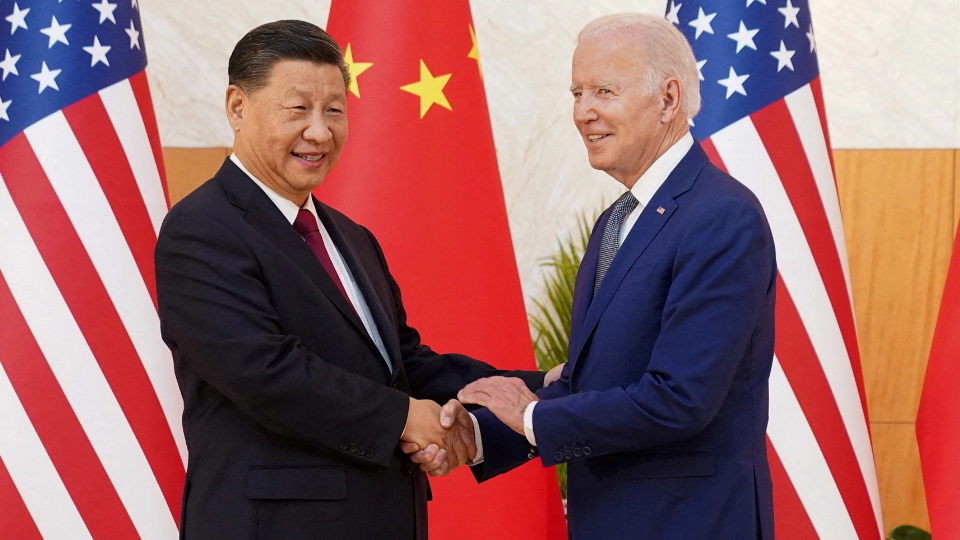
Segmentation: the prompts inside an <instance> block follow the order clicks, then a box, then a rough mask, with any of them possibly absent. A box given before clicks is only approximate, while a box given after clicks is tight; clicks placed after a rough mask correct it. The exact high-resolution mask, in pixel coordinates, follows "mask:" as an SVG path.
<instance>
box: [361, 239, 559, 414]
mask: <svg viewBox="0 0 960 540" xmlns="http://www.w3.org/2000/svg"><path fill="white" fill-rule="evenodd" d="M367 235H368V236H369V237H370V240H371V242H373V245H374V247H375V248H376V251H377V256H378V257H379V259H380V265H381V267H382V268H383V272H384V275H386V277H387V282H388V283H389V285H390V290H391V292H392V293H393V303H394V305H395V306H396V310H397V313H396V315H397V322H398V326H399V339H400V355H401V357H402V358H403V368H404V371H405V372H406V374H407V380H408V381H409V382H410V388H411V389H412V392H413V396H414V397H416V398H418V399H430V400H433V401H436V402H437V403H440V404H444V403H446V402H447V401H449V400H451V399H454V398H456V397H457V392H459V391H460V389H462V388H463V387H464V386H466V385H468V384H470V383H472V382H473V381H475V380H477V379H483V378H485V377H493V376H503V377H517V378H519V379H521V380H523V382H524V383H525V384H526V385H527V387H528V388H529V389H530V391H532V392H536V391H537V390H539V389H541V388H543V378H544V376H545V375H546V374H545V373H543V372H542V371H525V370H515V371H506V370H501V369H497V368H495V367H493V366H491V365H490V364H487V363H485V362H481V361H479V360H475V359H473V358H470V357H468V356H465V355H462V354H455V353H450V354H439V353H436V352H434V351H433V350H432V349H431V348H430V347H428V346H427V345H424V344H423V343H422V342H421V341H420V333H419V332H417V330H416V328H413V327H412V326H410V325H409V324H408V323H407V313H406V310H404V308H403V299H402V298H401V295H400V286H399V285H397V282H396V280H394V279H393V276H392V275H391V274H390V270H389V268H388V267H387V261H386V258H385V257H384V255H383V250H382V249H381V248H380V244H379V243H378V242H377V240H376V238H375V237H374V236H373V234H372V233H371V232H370V231H367Z"/></svg>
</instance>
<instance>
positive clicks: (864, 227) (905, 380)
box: [164, 148, 960, 531]
mask: <svg viewBox="0 0 960 540" xmlns="http://www.w3.org/2000/svg"><path fill="white" fill-rule="evenodd" d="M227 155H229V149H227V148H201V149H184V148H165V149H164V159H165V161H166V166H167V176H168V182H169V186H170V200H171V203H175V202H177V201H179V200H180V199H181V198H183V197H184V196H185V195H186V194H187V193H189V192H190V191H191V190H193V189H194V188H196V187H197V186H198V185H200V184H201V183H202V182H203V181H205V180H206V179H208V178H210V177H211V176H212V175H213V174H214V173H215V172H216V171H217V169H218V168H219V167H220V164H221V163H222V161H223V159H224V157H226V156H227ZM834 158H835V162H836V168H837V184H838V189H839V193H840V203H841V206H842V208H843V217H844V227H845V229H846V237H847V249H848V253H849V258H850V273H851V282H852V284H853V299H854V308H855V312H856V318H857V328H858V334H859V339H860V350H861V356H862V363H863V375H864V383H865V385H866V391H867V403H868V407H869V413H870V424H871V426H870V427H871V432H872V435H873V444H874V454H875V456H876V461H877V471H878V476H879V483H880V495H881V503H882V505H883V517H884V526H885V528H886V530H887V531H889V530H890V529H891V528H893V527H895V526H897V525H902V524H913V525H917V526H919V527H923V528H929V520H928V518H927V509H926V499H925V497H924V493H923V480H922V478H921V475H920V458H919V452H918V450H917V441H916V436H915V433H914V421H915V419H916V414H917V406H918V403H919V399H920V390H921V387H922V384H923V375H924V371H925V369H926V362H927V356H928V354H929V350H930V342H931V340H932V336H933V330H934V326H935V324H936V317H937V312H938V310H939V306H940V296H941V294H942V290H943V283H944V280H945V278H946V271H947V266H948V265H949V261H950V254H951V249H952V243H953V238H954V233H955V231H956V224H957V220H958V218H960V196H958V195H960V171H958V168H957V164H958V162H960V151H954V150H837V151H835V153H834Z"/></svg>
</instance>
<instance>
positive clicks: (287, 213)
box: [230, 154, 317, 225]
mask: <svg viewBox="0 0 960 540" xmlns="http://www.w3.org/2000/svg"><path fill="white" fill-rule="evenodd" d="M230 161H232V162H233V163H234V165H236V166H237V167H239V168H240V170H241V171H243V172H244V173H245V174H246V175H247V176H249V177H250V179H251V180H253V183H254V184H256V185H257V187H259V188H260V189H262V190H263V192H264V193H266V194H267V197H269V198H270V200H271V201H273V204H275V205H276V207H277V209H279V210H280V212H281V213H282V214H283V217H285V218H287V221H289V222H290V224H291V225H293V222H294V221H295V220H296V219H297V214H299V213H300V208H301V207H299V206H297V205H296V203H294V202H293V201H291V200H290V199H287V198H286V197H284V196H283V195H280V194H279V193H277V192H276V191H274V190H272V189H270V188H269V187H267V185H266V184H264V183H263V182H261V181H260V180H257V177H255V176H254V175H252V174H250V171H248V170H247V168H246V167H244V166H243V163H240V158H238V157H237V155H236V154H230ZM303 209H304V210H309V211H310V213H311V214H313V216H314V217H317V208H316V206H315V205H314V204H313V196H310V197H307V202H305V203H304V204H303Z"/></svg>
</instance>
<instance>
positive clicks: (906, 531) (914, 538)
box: [888, 525, 931, 540]
mask: <svg viewBox="0 0 960 540" xmlns="http://www.w3.org/2000/svg"><path fill="white" fill-rule="evenodd" d="M888 540H931V536H930V533H928V532H927V531H925V530H923V529H919V528H917V527H914V526H913V525H901V526H899V527H897V528H895V529H893V530H892V531H890V538H889V539H888Z"/></svg>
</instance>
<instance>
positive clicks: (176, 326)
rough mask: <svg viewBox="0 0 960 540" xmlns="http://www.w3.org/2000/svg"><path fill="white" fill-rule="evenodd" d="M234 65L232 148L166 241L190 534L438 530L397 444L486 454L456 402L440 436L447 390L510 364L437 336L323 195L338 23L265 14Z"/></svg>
mask: <svg viewBox="0 0 960 540" xmlns="http://www.w3.org/2000/svg"><path fill="white" fill-rule="evenodd" d="M229 76H230V87H229V88H228V89H227V95H226V113H227V118H228V120H229V122H230V125H231V127H232V128H233V130H234V132H235V141H234V147H233V148H234V154H233V155H232V156H231V157H230V158H229V159H227V160H226V161H225V162H224V164H223V166H222V167H221V169H220V171H219V172H217V174H216V176H215V177H214V178H213V179H211V180H210V181H208V182H207V183H205V184H204V185H203V186H201V187H200V188H198V189H197V190H196V191H195V192H193V193H192V194H191V195H189V196H187V197H186V198H185V199H184V200H183V201H181V202H180V203H179V204H177V205H176V206H175V207H174V208H173V209H172V210H171V211H170V214H169V215H168V216H167V218H166V220H165V221H164V224H163V227H162V229H161V231H160V235H159V240H158V242H157V249H156V269H157V290H158V303H159V312H160V319H161V325H162V331H163V338H164V340H165V341H166V343H167V344H168V346H169V347H170V349H171V350H172V351H173V357H174V364H175V369H176V375H177V380H178V381H179V384H180V389H181V392H182V394H183V400H184V415H183V426H184V432H185V435H186V441H187V448H188V450H189V455H190V457H189V463H188V466H187V475H186V483H185V486H184V494H183V506H182V515H181V521H180V526H181V538H186V539H188V540H217V539H225V540H239V539H248V538H249V539H259V540H267V539H277V540H297V539H316V540H321V539H322V540H332V539H351V540H358V539H371V540H373V539H376V540H382V539H402V540H412V539H414V538H418V539H424V538H426V503H427V498H428V493H429V486H428V485H427V479H426V476H425V475H424V473H423V472H422V471H421V470H419V468H417V467H416V466H415V465H414V464H412V463H411V461H410V459H409V458H408V457H407V455H406V454H404V453H403V452H401V451H400V450H399V449H398V444H399V442H400V441H401V440H403V441H405V442H407V443H410V444H412V445H415V446H414V447H416V448H425V449H429V450H430V451H431V452H432V455H433V456H434V457H435V458H436V464H435V465H434V466H432V467H431V468H432V470H433V472H434V474H438V473H440V474H442V473H445V472H447V471H449V470H450V469H452V468H453V467H455V466H457V465H459V464H461V463H464V462H465V461H467V460H470V459H473V458H475V457H476V453H477V449H476V444H475V443H476V441H475V439H474V424H473V420H472V419H471V418H469V415H467V413H465V412H464V411H463V409H462V408H461V407H459V406H458V404H457V403H456V402H453V403H451V404H450V405H449V406H448V409H449V410H452V411H454V412H458V413H459V416H458V418H459V421H458V422H456V423H454V424H453V426H452V427H450V428H449V429H444V428H443V427H441V425H440V405H439V403H445V402H447V400H450V399H452V398H453V397H454V396H455V395H456V393H457V391H458V390H460V389H461V388H463V387H464V385H466V384H468V383H470V382H472V381H475V380H477V379H479V378H481V377H487V376H491V375H507V374H506V373H504V372H502V371H498V370H496V369H494V368H493V367H492V366H490V365H487V364H484V363H482V362H479V361H476V360H473V359H470V358H467V357H464V356H461V355H456V354H437V353H435V352H433V351H431V350H430V348H429V347H427V346H425V345H423V344H421V343H420V336H419V334H418V333H417V331H416V330H415V329H414V328H412V327H411V326H409V325H408V323H407V318H406V314H405V312H404V309H403V304H402V302H401V298H400V290H399V288H398V286H397V283H396V282H395V281H394V279H393V278H392V277H391V275H390V272H389V270H388V268H387V263H386V261H385V259H384V256H383V252H382V251H381V249H380V246H379V245H378V243H377V241H376V239H375V238H374V237H373V235H372V234H371V233H370V231H368V230H367V229H365V228H364V227H362V226H361V225H358V224H356V223H354V222H353V221H351V220H350V219H349V218H348V217H346V216H344V215H343V214H341V213H339V212H337V211H336V210H334V209H333V208H330V207H329V206H326V205H324V204H323V203H321V202H320V201H318V200H316V199H315V198H314V197H313V196H312V195H311V190H313V189H314V188H316V187H317V186H319V185H320V183H321V182H322V181H323V179H324V177H325V176H326V174H327V173H328V172H329V171H330V170H331V169H332V168H333V166H334V165H335V164H336V162H337V158H338V156H339V155H340V150H341V149H342V147H343V144H344V141H345V140H346V136H347V117H346V90H347V88H348V85H349V72H348V71H347V67H346V65H345V64H344V61H343V57H342V55H341V52H340V49H339V47H338V46H337V44H336V43H335V42H334V41H333V40H332V39H331V38H330V36H329V35H327V34H326V33H325V32H324V31H323V30H321V29H320V28H317V27H316V26H314V25H312V24H308V23H304V22H299V21H279V22H276V23H270V24H266V25H263V26H261V27H258V28H256V29H254V30H252V31H251V32H250V33H248V34H247V35H246V36H244V37H243V38H242V39H241V40H240V41H239V42H238V43H237V46H236V48H235V49H234V51H233V54H232V56H231V57H230V64H229ZM509 375H512V376H517V377H522V378H523V379H524V380H525V381H526V382H527V383H529V384H530V386H531V388H534V389H539V388H542V387H543V383H544V376H543V374H542V373H536V372H534V373H512V374H509ZM518 380H519V379H518ZM438 467H439V468H438Z"/></svg>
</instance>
